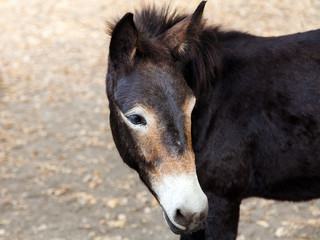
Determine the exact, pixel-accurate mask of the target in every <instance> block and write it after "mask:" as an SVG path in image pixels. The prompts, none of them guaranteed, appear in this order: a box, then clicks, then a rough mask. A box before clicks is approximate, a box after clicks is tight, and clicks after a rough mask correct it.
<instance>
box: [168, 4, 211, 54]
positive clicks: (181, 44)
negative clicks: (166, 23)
mask: <svg viewBox="0 0 320 240" xmlns="http://www.w3.org/2000/svg"><path fill="white" fill-rule="evenodd" d="M205 5H206V1H202V2H201V3H200V4H199V6H198V7H197V9H196V10H195V11H194V13H193V14H192V15H191V16H189V17H186V18H184V19H183V20H181V21H180V22H178V23H176V24H175V25H173V26H172V27H171V28H169V29H168V30H167V31H166V32H165V33H164V34H163V35H162V40H163V41H164V43H166V44H168V47H169V48H170V50H171V51H172V50H173V51H175V52H177V53H178V54H183V53H184V52H185V50H186V48H188V38H189V37H194V35H195V34H196V33H197V32H198V30H199V27H200V28H201V22H202V14H203V9H204V6H205Z"/></svg>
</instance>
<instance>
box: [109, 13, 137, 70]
mask: <svg viewBox="0 0 320 240" xmlns="http://www.w3.org/2000/svg"><path fill="white" fill-rule="evenodd" d="M137 42H138V31H137V28H136V26H135V24H134V21H133V14H132V13H127V14H126V15H124V16H123V17H122V18H121V20H120V21H119V22H118V23H117V24H116V26H115V27H114V29H113V31H112V34H111V42H110V48H109V56H110V59H111V61H113V62H115V63H117V64H130V63H131V62H132V59H133V57H134V55H135V52H136V49H137Z"/></svg>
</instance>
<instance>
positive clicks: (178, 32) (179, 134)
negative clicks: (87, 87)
mask: <svg viewBox="0 0 320 240" xmlns="http://www.w3.org/2000/svg"><path fill="white" fill-rule="evenodd" d="M203 7H204V3H202V4H200V5H199V7H198V8H197V10H196V11H195V13H194V14H193V15H191V16H189V17H186V18H184V19H182V20H181V21H180V22H178V23H176V24H174V25H173V26H172V27H171V28H169V29H167V30H166V31H164V33H163V34H161V36H158V37H153V38H151V37H146V36H144V35H143V34H141V32H140V31H139V30H138V28H137V27H136V25H135V22H134V20H133V14H131V13H127V14H126V15H125V16H124V17H123V18H122V19H121V20H120V21H119V22H118V23H117V24H116V26H115V27H114V28H113V31H112V36H111V42H110V50H109V66H108V74H107V95H108V99H109V108H110V125H111V130H112V134H113V138H114V141H115V144H116V146H117V149H118V151H119V153H120V155H121V157H122V159H123V160H124V162H125V163H127V164H128V165H129V166H130V167H132V168H134V169H135V170H136V171H137V172H138V173H139V176H140V178H141V179H142V181H143V182H144V183H145V184H146V186H147V187H148V188H149V190H150V191H151V192H152V193H153V194H154V196H155V197H156V198H157V200H158V201H159V203H160V205H161V206H162V208H163V212H164V216H165V219H166V221H167V223H168V225H169V226H170V228H171V230H172V231H173V232H175V233H179V234H181V233H187V232H192V231H195V230H197V229H198V228H199V227H201V226H202V224H203V222H204V220H205V218H206V216H207V212H208V201H207V197H206V196H205V194H204V193H203V191H202V190H201V187H200V185H199V182H198V179H197V175H196V167H195V156H194V153H193V149H192V144H191V112H192V110H193V107H194V105H195V101H196V99H195V97H194V94H193V92H192V90H191V89H190V88H189V87H188V85H187V83H186V81H185V79H184V78H183V75H182V74H181V71H180V70H179V63H177V59H176V58H175V57H173V56H174V55H176V54H183V52H184V51H185V48H186V47H187V44H188V43H187V41H188V39H187V38H188V34H190V31H192V28H194V27H195V25H197V23H198V22H199V21H201V16H202V12H203Z"/></svg>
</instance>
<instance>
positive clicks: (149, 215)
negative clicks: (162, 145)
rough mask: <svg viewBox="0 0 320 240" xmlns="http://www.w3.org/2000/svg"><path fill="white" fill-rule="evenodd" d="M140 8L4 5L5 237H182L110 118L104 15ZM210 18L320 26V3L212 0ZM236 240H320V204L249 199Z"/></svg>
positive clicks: (0, 166) (0, 226)
mask: <svg viewBox="0 0 320 240" xmlns="http://www.w3.org/2000/svg"><path fill="white" fill-rule="evenodd" d="M164 2H166V1H164V0H163V1H158V3H160V4H161V3H164ZM172 2H173V3H172V5H173V6H180V7H182V8H184V9H186V10H188V11H192V10H193V9H194V8H195V7H196V6H197V4H198V1H194V0H191V1H172ZM140 6H141V1H111V0H104V1H101V0H100V1H98V0H91V1H85V0H61V1H55V0H47V1H41V0H30V1H21V0H0V16H1V17H0V29H1V36H0V240H12V239H14V240H15V239H19V240H20V239H21V240H27V239H30V240H33V239H35V240H37V239H51V240H63V239H77V240H82V239H93V240H118V239H119V240H121V239H132V240H138V239H153V240H158V239H159V240H163V239H177V238H178V237H177V236H176V235H174V234H173V233H171V232H170V230H169V229H168V227H167V226H166V224H165V223H164V221H163V219H162V214H161V209H160V207H159V206H158V204H157V202H156V201H155V199H154V198H153V197H152V196H151V194H150V193H149V192H148V191H147V189H146V188H145V187H144V186H143V185H142V184H141V182H140V180H139V179H138V177H137V174H136V173H135V172H133V171H131V170H130V169H128V167H127V166H125V165H124V164H123V163H122V161H121V159H120V158H119V155H118V153H117V151H116V149H115V147H114V144H113V142H112V138H111V135H110V127H109V123H108V108H107V99H106V96H105V86H104V77H105V73H106V66H107V49H108V41H109V38H108V37H107V36H106V34H105V20H106V19H112V18H115V17H117V16H121V15H122V14H124V13H126V12H127V11H133V9H134V8H139V7H140ZM205 16H206V17H207V18H208V19H209V22H213V23H215V24H222V25H223V26H224V28H226V29H239V30H243V31H248V32H250V33H253V34H259V35H264V36H274V35H279V34H287V33H293V32H298V31H306V30H310V29H316V28H319V27H320V1H319V0H297V1H290V0H282V1H277V0H269V1H254V0H248V1H242V0H234V1H231V0H210V1H209V2H208V4H207V7H206V9H205ZM238 239H239V240H244V239H256V240H258V239H264V240H269V239H271V240H273V239H320V201H311V202H307V203H299V204H293V203H284V202H281V203H280V202H274V201H267V200H261V199H260V200H259V199H248V200H246V201H244V203H243V204H242V208H241V223H240V228H239V236H238Z"/></svg>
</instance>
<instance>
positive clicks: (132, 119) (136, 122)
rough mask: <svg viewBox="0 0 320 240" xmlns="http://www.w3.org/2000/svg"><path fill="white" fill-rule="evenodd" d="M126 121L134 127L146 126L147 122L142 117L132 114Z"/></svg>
mask: <svg viewBox="0 0 320 240" xmlns="http://www.w3.org/2000/svg"><path fill="white" fill-rule="evenodd" d="M127 118H128V120H129V121H130V122H131V123H132V124H134V125H143V126H145V125H147V121H146V120H145V119H144V117H142V116H140V115H138V114H132V115H129V116H127Z"/></svg>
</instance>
